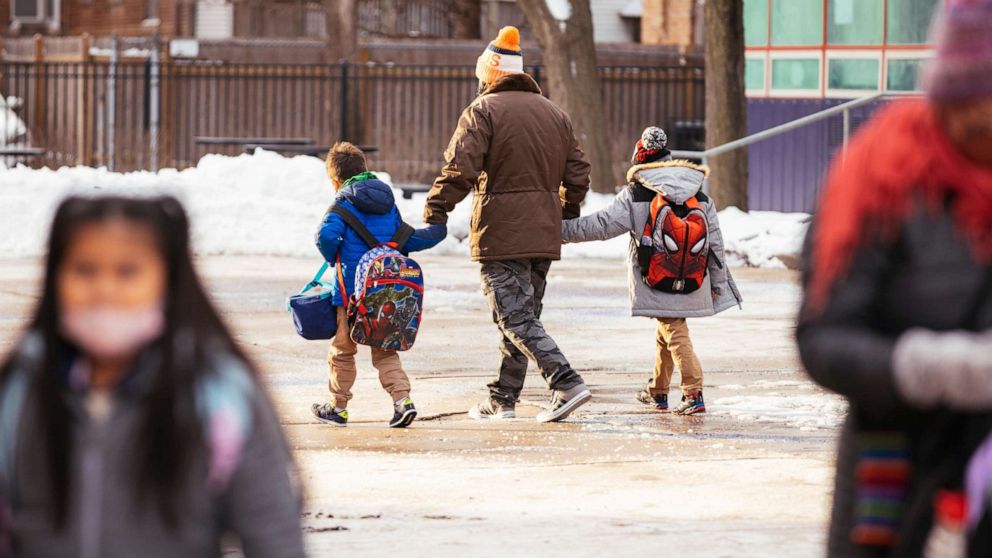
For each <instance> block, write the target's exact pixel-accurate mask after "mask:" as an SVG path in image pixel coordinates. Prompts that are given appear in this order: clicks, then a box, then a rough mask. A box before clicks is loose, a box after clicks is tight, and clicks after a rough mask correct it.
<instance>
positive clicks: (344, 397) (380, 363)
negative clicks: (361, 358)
mask: <svg viewBox="0 0 992 558" xmlns="http://www.w3.org/2000/svg"><path fill="white" fill-rule="evenodd" d="M347 322H348V317H347V315H346V312H345V309H344V308H338V332H337V333H336V334H335V335H334V339H332V340H331V350H330V352H329V353H328V354H327V363H328V364H329V365H330V367H331V379H330V382H328V385H329V387H330V390H331V395H332V396H334V406H335V407H340V408H342V409H344V408H346V407H347V406H348V401H350V400H351V398H352V394H351V388H352V386H354V385H355V377H356V376H357V375H358V368H357V367H356V366H355V355H356V354H358V345H357V344H355V342H354V341H352V340H351V336H349V335H348V327H347V325H346V324H347ZM372 366H374V367H375V368H376V370H378V371H379V382H380V383H382V387H383V388H385V390H386V391H387V392H388V393H389V396H390V397H392V398H393V401H399V400H400V399H403V398H404V397H406V396H408V395H410V379H409V378H408V377H407V375H406V372H404V371H403V364H402V363H400V355H399V354H397V353H396V351H383V350H381V349H376V348H374V347H373V348H372Z"/></svg>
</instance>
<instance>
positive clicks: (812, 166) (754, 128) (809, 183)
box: [747, 99, 876, 212]
mask: <svg viewBox="0 0 992 558" xmlns="http://www.w3.org/2000/svg"><path fill="white" fill-rule="evenodd" d="M842 102H844V101H843V100H837V99H749V100H748V106H747V110H748V114H747V120H748V133H749V134H753V133H755V132H760V131H761V130H766V129H768V128H771V127H773V126H777V125H779V124H783V123H785V122H789V121H791V120H795V119H797V118H801V117H803V116H806V115H809V114H813V113H814V112H818V111H821V110H823V109H826V108H829V107H832V106H836V105H839V104H841V103H842ZM875 108H876V105H872V106H868V107H865V108H862V109H855V110H853V111H851V128H852V131H853V130H854V129H856V128H857V127H858V126H859V125H860V124H861V123H862V122H864V121H865V120H866V119H867V118H868V116H870V115H871V113H872V112H873V111H874V109H875ZM843 134H844V130H843V119H842V117H840V116H837V117H834V118H829V119H827V120H824V121H821V122H817V123H815V124H811V125H809V126H805V127H803V128H800V129H798V130H794V131H792V132H787V133H785V134H782V135H780V136H776V137H773V138H771V139H768V140H765V141H763V142H759V143H757V144H754V145H753V146H751V147H750V148H749V161H750V163H749V184H748V203H749V204H750V208H751V209H756V210H763V211H789V212H793V211H803V212H812V211H813V210H814V208H815V206H816V200H817V197H818V195H819V191H820V187H821V183H822V182H823V176H824V174H825V173H826V170H827V167H828V165H829V164H830V159H831V158H832V157H833V154H834V152H835V151H836V149H837V148H838V147H839V146H840V145H841V143H842V142H843Z"/></svg>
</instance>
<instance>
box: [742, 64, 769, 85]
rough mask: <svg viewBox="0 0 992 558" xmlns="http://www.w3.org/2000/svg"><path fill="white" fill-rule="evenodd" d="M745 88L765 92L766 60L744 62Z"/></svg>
mask: <svg viewBox="0 0 992 558" xmlns="http://www.w3.org/2000/svg"><path fill="white" fill-rule="evenodd" d="M744 88H745V89H751V90H755V91H758V90H760V91H764V90H765V59H764V58H748V59H746V60H745V61H744Z"/></svg>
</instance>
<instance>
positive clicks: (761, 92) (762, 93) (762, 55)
mask: <svg viewBox="0 0 992 558" xmlns="http://www.w3.org/2000/svg"><path fill="white" fill-rule="evenodd" d="M744 60H745V64H746V62H747V61H750V60H759V61H760V62H761V65H762V66H763V67H764V70H765V71H764V75H763V76H762V78H763V85H762V87H761V89H745V90H744V94H745V95H746V96H748V97H767V96H768V89H769V87H770V86H771V79H770V78H771V64H770V63H769V62H768V51H767V50H762V51H755V52H746V53H745V54H744ZM744 79H745V81H744V84H745V87H747V77H745V78H744Z"/></svg>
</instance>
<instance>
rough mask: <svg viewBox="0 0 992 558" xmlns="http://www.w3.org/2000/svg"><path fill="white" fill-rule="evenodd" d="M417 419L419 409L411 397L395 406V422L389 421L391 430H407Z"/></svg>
mask: <svg viewBox="0 0 992 558" xmlns="http://www.w3.org/2000/svg"><path fill="white" fill-rule="evenodd" d="M415 418H417V408H416V407H414V406H413V400H412V399H410V398H409V397H407V398H405V399H403V401H400V402H399V403H396V404H395V405H393V420H391V421H389V427H390V428H406V427H407V426H410V423H412V422H413V419H415Z"/></svg>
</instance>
